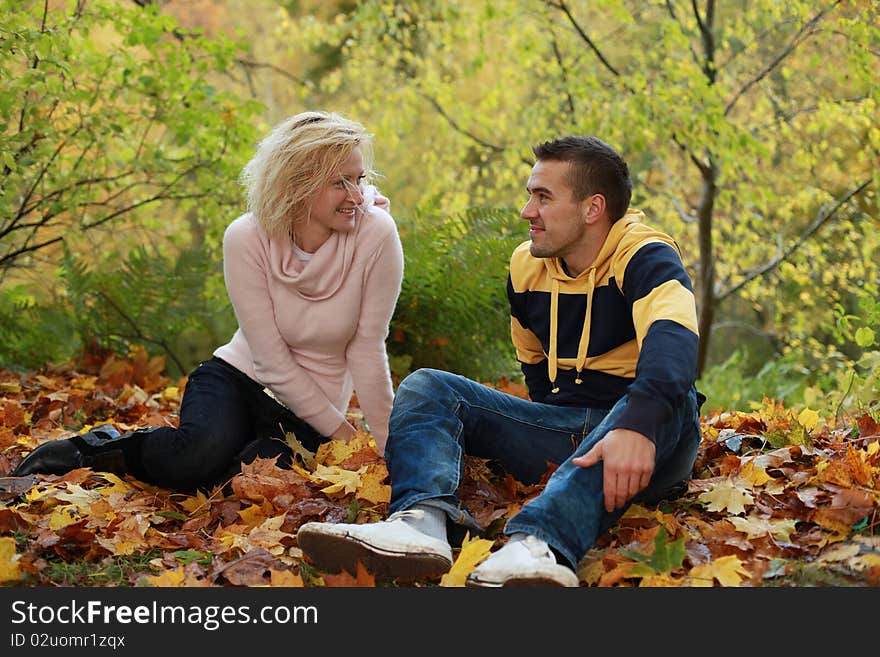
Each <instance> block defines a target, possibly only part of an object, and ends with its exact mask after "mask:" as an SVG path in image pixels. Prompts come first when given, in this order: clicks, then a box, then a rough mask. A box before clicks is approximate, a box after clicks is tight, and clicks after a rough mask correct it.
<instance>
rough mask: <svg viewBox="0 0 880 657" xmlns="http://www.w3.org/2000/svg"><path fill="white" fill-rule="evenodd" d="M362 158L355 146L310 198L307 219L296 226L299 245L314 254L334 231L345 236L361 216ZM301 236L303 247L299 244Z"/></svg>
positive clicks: (362, 200)
mask: <svg viewBox="0 0 880 657" xmlns="http://www.w3.org/2000/svg"><path fill="white" fill-rule="evenodd" d="M363 180H364V158H363V155H362V154H361V149H360V148H359V147H355V148H354V150H352V151H351V154H350V155H349V156H348V157H347V158H346V159H345V161H344V162H343V163H342V165H341V166H340V167H339V169H338V170H337V171H336V173H335V175H334V176H333V177H331V178H330V182H328V183H327V185H325V186H324V188H323V189H322V190H321V191H319V192H318V194H317V195H316V196H315V197H314V198H313V199H312V203H311V213H310V217H309V220H308V221H307V222H305V223H304V224H302V225H299V226H297V227H296V236H297V243H298V246H299V247H300V248H302V249H305V250H306V251H314V250H316V249H317V248H318V247H319V246H320V245H321V244H323V243H324V242H325V241H327V238H329V237H330V234H331V233H332V232H333V231H339V232H341V233H347V232H349V231H351V230H353V229H354V226H355V222H356V221H357V220H358V219H359V218H360V217H361V215H362V214H363V211H364V208H363V207H362V206H363V202H364V195H363V190H362V188H361V186H362V183H363ZM300 236H302V241H303V242H304V243H303V244H299V242H300Z"/></svg>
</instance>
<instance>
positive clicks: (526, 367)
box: [507, 274, 550, 401]
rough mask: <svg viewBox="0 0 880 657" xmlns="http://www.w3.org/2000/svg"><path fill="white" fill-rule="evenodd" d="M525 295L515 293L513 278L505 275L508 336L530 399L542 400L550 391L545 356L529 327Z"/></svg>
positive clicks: (539, 342) (536, 337)
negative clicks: (508, 308) (508, 316)
mask: <svg viewBox="0 0 880 657" xmlns="http://www.w3.org/2000/svg"><path fill="white" fill-rule="evenodd" d="M524 298H525V295H523V294H516V292H515V291H514V289H513V279H512V278H511V276H510V274H508V275H507V299H508V301H509V302H510V338H511V341H512V342H513V346H514V348H515V349H516V358H517V360H518V361H519V362H520V367H521V369H522V373H523V377H524V379H525V384H526V387H527V388H528V390H529V397H530V398H531V399H532V401H544V399H545V398H546V397H547V395H548V394H549V393H550V380H549V379H548V377H547V356H546V355H545V354H544V349H543V348H542V347H541V341H540V340H539V339H538V336H537V335H535V334H534V333H533V332H532V330H531V328H530V327H529V322H528V318H527V316H526V311H525V308H524V307H523V301H524Z"/></svg>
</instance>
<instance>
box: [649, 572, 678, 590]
mask: <svg viewBox="0 0 880 657" xmlns="http://www.w3.org/2000/svg"><path fill="white" fill-rule="evenodd" d="M681 585H682V580H680V579H677V578H675V577H673V576H672V575H670V574H669V573H658V574H656V575H648V576H647V577H643V578H642V579H641V581H639V588H643V587H655V588H661V587H665V588H670V587H672V588H677V587H680V586H681Z"/></svg>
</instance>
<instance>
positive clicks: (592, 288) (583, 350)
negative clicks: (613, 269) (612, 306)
mask: <svg viewBox="0 0 880 657" xmlns="http://www.w3.org/2000/svg"><path fill="white" fill-rule="evenodd" d="M594 296H596V270H595V269H591V270H590V283H589V285H588V287H587V311H586V313H585V314H584V328H583V329H582V330H581V341H580V342H579V343H578V356H577V364H576V365H575V368H576V369H577V377H575V380H574V382H575V383H577V384H578V385H580V384H581V383H583V380H582V379H581V372H583V371H584V366H585V365H586V364H587V347H589V346H590V324H592V317H593V297H594Z"/></svg>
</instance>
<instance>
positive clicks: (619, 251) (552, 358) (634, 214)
mask: <svg viewBox="0 0 880 657" xmlns="http://www.w3.org/2000/svg"><path fill="white" fill-rule="evenodd" d="M644 219H645V215H644V213H643V212H642V211H641V210H636V209H630V210H628V211H627V213H626V214H625V215H624V216H623V217H621V218H620V219H618V220H617V221H616V222H614V224H612V226H611V230H610V232H609V233H608V236H607V237H606V238H605V242H604V243H603V244H602V248H601V249H600V250H599V254H598V255H597V256H596V259H595V260H594V261H593V262H592V264H590V266H589V267H587V268H586V269H584V270H583V271H582V272H581V273H580V274H578V275H577V276H575V277H572V276H569V275H568V274H567V273H565V269H564V268H563V265H562V260H561V258H544V259H543V260H544V267H545V268H546V270H547V274H548V275H549V277H550V279H551V284H550V350H549V352H550V353H548V354H547V361H548V362H547V370H548V375H549V377H550V383H551V386H552V390H551V392H553V393H557V392H559V388H558V386H557V385H556V376H557V373H558V369H559V355H558V326H559V290H560V287H564V286H565V285H566V284H567V283H571V282H572V281H578V282H579V283H580V284H582V282H583V281H584V280H586V283H587V285H586V296H587V310H586V313H585V316H584V327H583V330H582V332H581V337H580V341H579V342H578V353H577V361H576V365H575V369H576V371H577V377H576V378H575V383H576V384H581V383H582V382H583V381H582V379H581V376H580V375H581V372H582V371H583V369H584V367H585V366H586V361H587V349H588V347H589V345H590V326H591V324H592V316H593V298H594V296H595V289H596V282H597V281H600V282H601V281H605V280H607V279H608V278H609V277H611V276H613V277H614V278H615V282H616V283H617V286H618V287H619V289H620V290H621V291H622V290H623V273H624V270H625V268H626V264H627V262H629V258H630V257H631V256H632V254H633V253H635V252H636V251H637V250H638V248H640V247H641V245H643V244H644V243H645V242H657V241H659V242H663V243H665V244H669V245H670V246H672V247H673V248H674V249H675V250H676V251H678V250H679V249H678V245H677V244H676V243H675V241H674V240H673V239H672V238H670V237H669V236H668V235H667V234H665V233H662V232H660V231H657V230H654V229H653V228H651V227H649V226H647V225H645V224H644V223H642V221H643V220H644Z"/></svg>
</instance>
